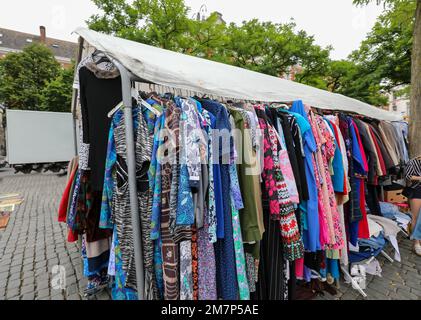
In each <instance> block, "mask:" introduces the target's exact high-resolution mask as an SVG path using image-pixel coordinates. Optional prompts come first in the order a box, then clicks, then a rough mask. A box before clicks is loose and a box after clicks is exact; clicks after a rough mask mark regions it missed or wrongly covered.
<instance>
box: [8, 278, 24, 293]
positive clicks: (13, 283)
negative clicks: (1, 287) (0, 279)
mask: <svg viewBox="0 0 421 320" xmlns="http://www.w3.org/2000/svg"><path fill="white" fill-rule="evenodd" d="M20 284H21V281H20V280H9V282H8V283H7V290H8V291H9V290H10V289H17V288H19V287H20Z"/></svg>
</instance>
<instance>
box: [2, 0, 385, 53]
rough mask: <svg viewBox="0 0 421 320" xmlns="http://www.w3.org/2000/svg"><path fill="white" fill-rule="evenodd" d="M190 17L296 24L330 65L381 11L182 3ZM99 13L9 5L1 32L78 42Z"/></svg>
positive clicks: (283, 0)
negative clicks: (327, 53) (325, 51)
mask: <svg viewBox="0 0 421 320" xmlns="http://www.w3.org/2000/svg"><path fill="white" fill-rule="evenodd" d="M185 3H186V4H187V6H189V7H190V8H191V11H190V16H193V15H194V14H195V13H197V12H198V11H199V9H200V8H201V7H202V5H205V7H206V9H207V13H208V14H210V13H211V12H213V11H218V12H220V13H222V15H223V18H224V20H225V21H226V22H228V23H229V22H235V23H241V21H243V20H250V19H253V18H258V19H259V20H262V21H272V22H281V23H285V22H288V21H290V19H291V18H293V19H294V21H295V23H296V24H297V28H299V29H303V30H305V31H307V33H308V34H310V35H314V37H315V41H316V43H317V44H319V45H322V46H327V45H332V46H333V47H334V50H333V51H332V53H331V57H332V58H333V59H345V58H346V57H347V56H348V55H349V54H350V53H351V52H352V51H353V50H355V49H357V48H358V47H359V44H360V43H361V41H362V40H363V39H364V38H365V36H366V34H367V33H368V32H369V31H370V30H371V28H372V27H373V25H374V23H375V20H376V18H377V17H378V15H379V14H380V13H381V11H382V7H381V6H377V5H375V4H371V5H368V6H365V7H358V8H357V7H355V6H354V5H353V4H352V0H319V1H315V0H185ZM95 13H98V10H97V8H96V6H95V5H94V4H92V2H91V1H90V0H72V1H69V0H36V1H34V0H13V1H5V3H3V4H2V7H1V10H0V27H2V28H8V29H14V30H18V31H22V32H28V33H34V34H38V33H39V26H40V25H44V26H45V27H46V28H47V36H48V37H53V38H58V39H63V40H70V41H76V40H77V36H76V35H75V34H73V35H72V31H73V30H74V29H75V28H76V27H78V26H86V23H85V21H86V20H87V19H88V18H89V17H90V16H91V15H92V14H95Z"/></svg>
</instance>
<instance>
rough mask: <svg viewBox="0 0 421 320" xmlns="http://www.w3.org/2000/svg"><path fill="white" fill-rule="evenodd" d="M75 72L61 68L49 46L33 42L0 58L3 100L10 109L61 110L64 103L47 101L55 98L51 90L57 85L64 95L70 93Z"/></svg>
mask: <svg viewBox="0 0 421 320" xmlns="http://www.w3.org/2000/svg"><path fill="white" fill-rule="evenodd" d="M72 72H73V70H66V71H64V70H62V69H61V66H60V64H59V63H58V62H57V61H56V60H55V58H54V56H53V54H52V52H51V50H49V49H48V48H47V47H45V46H43V45H41V44H31V45H29V46H27V47H25V48H24V49H23V51H22V52H18V53H10V54H8V55H7V56H6V57H5V58H4V59H2V60H0V102H2V103H3V104H4V105H6V107H8V108H10V109H19V110H50V111H61V110H63V106H62V105H61V104H51V105H49V106H48V107H47V105H46V104H45V103H46V101H50V102H51V101H53V99H52V96H51V94H52V93H51V92H50V93H49V92H48V90H51V89H52V88H53V87H55V89H54V90H55V92H56V94H58V95H60V96H61V97H64V96H69V95H71V94H72V91H71V78H72ZM69 78H70V80H69ZM64 81H66V84H65V83H64ZM68 83H70V89H69V86H68ZM46 88H50V89H48V90H47V89H46ZM45 94H48V95H49V97H45V96H44V95H45ZM57 101H59V99H58V100H57ZM62 101H63V102H64V100H62ZM69 105H70V103H69Z"/></svg>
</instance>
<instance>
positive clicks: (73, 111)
mask: <svg viewBox="0 0 421 320" xmlns="http://www.w3.org/2000/svg"><path fill="white" fill-rule="evenodd" d="M83 42H84V39H83V38H82V37H79V49H78V53H77V60H76V63H75V69H74V70H75V73H76V72H77V67H78V65H79V62H80V61H81V60H82V52H83ZM77 95H78V90H77V89H73V94H72V115H73V143H74V148H75V156H77V155H78V150H77V139H78V137H77V124H76V122H77V112H76V108H77V102H78V101H77Z"/></svg>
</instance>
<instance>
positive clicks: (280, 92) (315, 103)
mask: <svg viewBox="0 0 421 320" xmlns="http://www.w3.org/2000/svg"><path fill="white" fill-rule="evenodd" d="M75 32H76V33H77V34H79V35H80V36H81V37H82V38H84V39H85V40H86V41H87V42H88V43H89V44H91V45H92V46H94V47H95V48H96V49H98V50H100V51H103V52H104V53H105V54H106V55H107V56H109V57H111V58H113V59H116V60H118V61H119V62H120V64H122V65H123V66H124V67H125V68H126V69H128V70H129V71H131V72H132V73H133V74H134V75H136V76H138V77H139V78H141V79H144V80H147V81H149V82H151V83H155V84H158V85H163V86H168V87H172V88H177V89H182V90H190V91H194V92H197V93H203V94H208V95H214V96H218V97H224V98H234V99H241V100H251V101H262V102H290V101H295V100H302V101H303V102H304V103H305V104H308V105H310V106H312V107H316V108H320V109H328V110H337V111H347V112H354V113H358V114H361V115H364V116H367V117H370V118H375V119H379V120H390V121H395V120H396V121H398V120H402V116H399V115H395V114H393V113H391V112H388V111H385V110H382V109H380V108H377V107H373V106H371V105H369V104H367V103H364V102H362V101H359V100H356V99H353V98H349V97H346V96H343V95H340V94H336V93H332V92H328V91H326V90H321V89H317V88H314V87H311V86H307V85H304V84H301V83H297V82H293V81H289V80H285V79H281V78H277V77H273V76H269V75H265V74H262V73H258V72H254V71H250V70H246V69H242V68H238V67H234V66H231V65H226V64H222V63H219V62H214V61H210V60H206V59H201V58H197V57H193V56H189V55H185V54H181V53H177V52H173V51H169V50H165V49H161V48H156V47H152V46H148V45H145V44H142V43H138V42H133V41H129V40H125V39H121V38H117V37H113V36H110V35H106V34H103V33H99V32H96V31H92V30H89V29H86V28H78V29H77V30H75Z"/></svg>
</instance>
